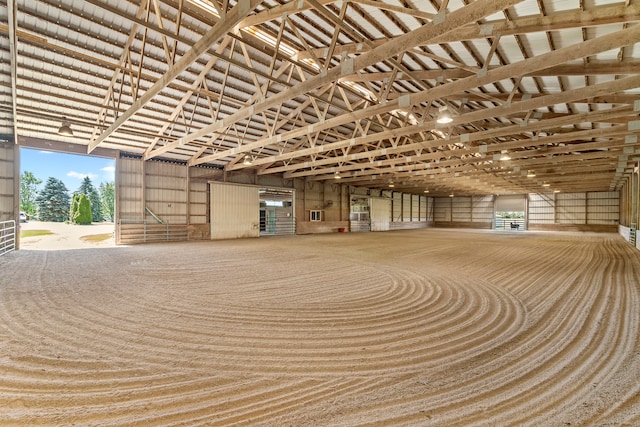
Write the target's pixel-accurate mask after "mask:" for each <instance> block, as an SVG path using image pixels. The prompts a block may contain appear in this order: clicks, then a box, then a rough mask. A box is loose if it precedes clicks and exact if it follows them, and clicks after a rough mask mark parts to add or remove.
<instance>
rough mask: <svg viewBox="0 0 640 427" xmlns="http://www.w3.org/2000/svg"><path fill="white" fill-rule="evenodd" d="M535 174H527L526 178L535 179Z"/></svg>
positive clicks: (530, 172)
mask: <svg viewBox="0 0 640 427" xmlns="http://www.w3.org/2000/svg"><path fill="white" fill-rule="evenodd" d="M535 176H536V173H535V172H534V171H529V172H527V178H535Z"/></svg>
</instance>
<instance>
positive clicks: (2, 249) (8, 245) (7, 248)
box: [0, 221, 16, 256]
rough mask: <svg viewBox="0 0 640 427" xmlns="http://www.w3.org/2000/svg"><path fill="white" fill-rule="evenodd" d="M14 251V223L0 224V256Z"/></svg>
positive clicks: (3, 222)
mask: <svg viewBox="0 0 640 427" xmlns="http://www.w3.org/2000/svg"><path fill="white" fill-rule="evenodd" d="M15 249H16V222H15V221H2V222H0V256H2V255H4V254H7V253H9V252H11V251H13V250H15Z"/></svg>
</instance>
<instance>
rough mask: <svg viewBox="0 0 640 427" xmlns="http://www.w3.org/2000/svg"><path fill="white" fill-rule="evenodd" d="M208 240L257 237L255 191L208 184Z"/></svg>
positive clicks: (250, 188)
mask: <svg viewBox="0 0 640 427" xmlns="http://www.w3.org/2000/svg"><path fill="white" fill-rule="evenodd" d="M210 188H211V238H212V239H237V238H243V237H259V236H260V196H259V193H258V187H249V186H242V185H233V184H224V183H217V182H211V183H210Z"/></svg>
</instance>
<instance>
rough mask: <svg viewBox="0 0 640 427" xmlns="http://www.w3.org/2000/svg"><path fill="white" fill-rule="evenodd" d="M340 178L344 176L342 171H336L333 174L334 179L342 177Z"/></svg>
mask: <svg viewBox="0 0 640 427" xmlns="http://www.w3.org/2000/svg"><path fill="white" fill-rule="evenodd" d="M340 178H342V177H341V176H340V172H338V171H336V173H335V174H334V175H333V179H340Z"/></svg>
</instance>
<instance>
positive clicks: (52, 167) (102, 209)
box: [19, 148, 115, 250]
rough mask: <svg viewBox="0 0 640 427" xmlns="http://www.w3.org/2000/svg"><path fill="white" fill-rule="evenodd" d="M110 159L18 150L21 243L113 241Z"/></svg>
mask: <svg viewBox="0 0 640 427" xmlns="http://www.w3.org/2000/svg"><path fill="white" fill-rule="evenodd" d="M114 209H115V158H109V157H97V156H88V155H80V154H71V153H66V152H60V151H49V150H46V149H41V148H21V149H20V227H19V229H20V233H19V235H20V247H21V248H22V249H27V250H65V249H84V248H95V247H105V246H114V245H115V240H114V231H115V226H114V215H115V211H114Z"/></svg>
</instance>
